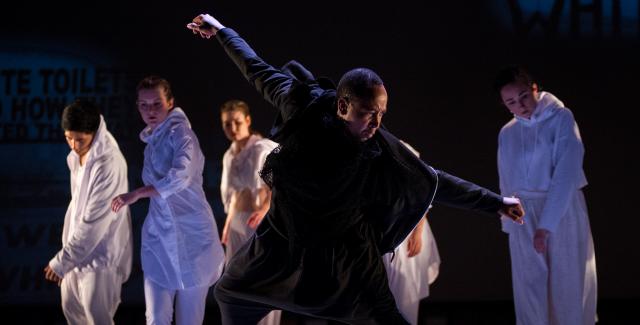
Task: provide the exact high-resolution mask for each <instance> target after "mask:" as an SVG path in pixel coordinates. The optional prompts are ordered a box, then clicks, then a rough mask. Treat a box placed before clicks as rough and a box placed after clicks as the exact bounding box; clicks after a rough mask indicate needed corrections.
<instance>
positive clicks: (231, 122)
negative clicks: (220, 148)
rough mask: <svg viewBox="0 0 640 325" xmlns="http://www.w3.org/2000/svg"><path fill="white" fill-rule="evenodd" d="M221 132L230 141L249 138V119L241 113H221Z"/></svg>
mask: <svg viewBox="0 0 640 325" xmlns="http://www.w3.org/2000/svg"><path fill="white" fill-rule="evenodd" d="M221 120H222V130H223V131H224V134H225V135H226V136H227V139H229V140H230V141H241V140H244V139H246V138H248V137H249V136H251V131H250V126H251V117H250V116H246V115H244V113H243V112H241V111H230V112H223V113H222V115H221Z"/></svg>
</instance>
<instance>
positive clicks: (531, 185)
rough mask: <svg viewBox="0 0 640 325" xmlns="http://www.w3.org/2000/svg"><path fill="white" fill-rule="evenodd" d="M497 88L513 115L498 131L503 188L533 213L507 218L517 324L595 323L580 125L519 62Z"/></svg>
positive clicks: (501, 77)
mask: <svg viewBox="0 0 640 325" xmlns="http://www.w3.org/2000/svg"><path fill="white" fill-rule="evenodd" d="M495 90H496V91H497V92H498V94H499V96H500V99H501V101H502V103H503V104H504V105H505V106H506V107H507V109H508V110H509V111H510V112H511V113H512V114H513V115H514V118H513V119H511V120H510V121H509V122H508V123H507V124H506V125H505V126H504V127H503V128H502V130H501V131H500V136H499V148H498V171H499V174H500V190H501V191H502V194H503V195H514V196H517V197H518V198H520V200H521V202H522V205H523V206H524V208H525V211H526V214H527V216H528V217H527V222H526V223H525V225H524V226H520V227H514V226H513V225H512V224H511V222H504V223H503V230H504V231H505V232H506V233H508V234H509V247H510V251H511V269H512V273H513V276H512V278H513V290H514V300H515V308H516V317H517V323H518V324H593V323H594V322H595V320H596V265H595V255H594V251H593V239H592V237H591V229H590V226H589V217H588V215H587V207H586V204H585V200H584V196H583V194H582V190H581V189H582V188H583V187H585V186H586V185H587V179H586V177H585V174H584V171H583V170H582V160H583V156H584V146H583V144H582V139H581V138H580V132H579V131H578V125H577V124H576V121H575V120H574V117H573V114H572V113H571V111H570V110H569V109H568V108H566V107H565V106H564V104H563V103H562V102H561V101H560V100H559V99H558V98H556V97H555V96H554V95H552V94H550V93H548V92H545V91H541V90H540V88H539V86H538V84H537V83H536V82H535V81H534V80H533V78H532V77H531V76H530V75H529V74H528V73H527V72H526V71H525V70H524V69H523V68H521V67H517V66H512V67H507V68H504V69H503V70H501V71H500V72H499V74H498V76H497V78H496V81H495Z"/></svg>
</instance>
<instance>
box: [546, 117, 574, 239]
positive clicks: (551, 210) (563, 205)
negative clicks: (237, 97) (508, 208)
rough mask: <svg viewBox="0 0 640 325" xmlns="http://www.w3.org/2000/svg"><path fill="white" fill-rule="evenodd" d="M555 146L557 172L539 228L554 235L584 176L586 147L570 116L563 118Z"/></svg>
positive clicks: (555, 170) (553, 177)
mask: <svg viewBox="0 0 640 325" xmlns="http://www.w3.org/2000/svg"><path fill="white" fill-rule="evenodd" d="M559 118H560V119H561V121H560V123H559V126H558V130H556V144H555V146H554V170H553V175H552V177H551V183H550V185H549V191H548V194H547V200H546V202H545V205H544V209H543V210H542V215H541V218H540V224H539V225H538V228H543V229H547V230H549V231H550V232H554V231H555V230H556V228H557V226H558V223H559V222H560V219H561V218H562V216H564V215H565V214H566V212H567V210H568V209H569V205H570V204H571V197H572V196H573V195H574V193H575V191H576V189H577V188H576V187H577V186H578V182H579V177H580V175H581V172H582V159H583V157H584V146H583V145H582V140H581V138H580V131H579V130H578V124H577V123H576V122H575V120H574V118H573V115H572V114H571V112H569V111H567V113H565V114H562V115H561V116H560V117H559Z"/></svg>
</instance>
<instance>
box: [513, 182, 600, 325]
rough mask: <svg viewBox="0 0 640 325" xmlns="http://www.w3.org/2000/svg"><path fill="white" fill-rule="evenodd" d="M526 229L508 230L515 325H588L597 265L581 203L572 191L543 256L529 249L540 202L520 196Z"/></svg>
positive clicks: (593, 304) (593, 319) (581, 198)
mask: <svg viewBox="0 0 640 325" xmlns="http://www.w3.org/2000/svg"><path fill="white" fill-rule="evenodd" d="M518 194H519V195H521V198H520V200H521V201H522V204H523V206H524V208H525V210H526V217H525V224H524V225H522V226H520V225H515V224H510V225H509V227H508V229H507V232H508V233H509V248H510V251H511V269H512V279H513V293H514V302H515V308H516V318H517V324H518V325H565V324H566V325H593V324H594V323H595V322H596V299H597V282H596V262H595V254H594V249H593V239H592V237H591V229H590V226H589V218H588V215H587V208H586V203H585V201H584V196H583V194H582V192H581V191H576V193H575V195H574V197H573V198H572V202H571V205H570V207H569V210H568V211H567V214H566V215H564V216H563V217H562V220H560V223H559V224H558V228H557V230H556V231H555V232H554V233H552V234H551V235H550V236H549V240H548V242H547V244H548V250H547V252H546V254H539V253H537V252H536V251H535V250H534V248H533V236H534V233H535V229H536V228H537V224H538V222H539V217H540V215H541V213H542V210H543V209H544V203H545V196H544V195H539V194H536V193H525V192H523V193H520V192H518Z"/></svg>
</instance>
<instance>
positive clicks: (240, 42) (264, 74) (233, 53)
mask: <svg viewBox="0 0 640 325" xmlns="http://www.w3.org/2000/svg"><path fill="white" fill-rule="evenodd" d="M187 28H189V29H191V30H192V31H193V33H194V34H199V35H200V36H201V37H203V38H211V37H213V36H215V37H216V38H217V39H218V41H219V42H220V44H221V45H222V47H223V48H224V50H225V51H226V52H227V54H228V55H229V58H231V60H232V61H233V62H234V63H235V64H236V66H237V67H238V68H239V69H240V71H241V72H242V74H243V75H244V77H245V78H246V79H247V80H248V81H249V83H251V84H252V85H253V86H254V87H255V88H256V90H257V91H258V92H259V93H260V94H261V95H262V97H264V99H266V100H267V101H268V102H269V103H271V104H272V105H273V106H275V107H276V108H278V110H279V111H280V113H281V114H282V117H283V119H284V120H287V119H288V118H289V117H290V116H291V115H293V113H295V112H294V110H295V109H296V108H297V107H301V106H304V105H291V103H290V102H291V101H292V100H293V98H292V96H290V93H291V90H292V89H293V88H294V87H295V86H296V85H297V84H299V82H297V81H296V80H295V79H294V78H292V77H291V76H290V75H288V74H286V73H283V72H282V71H281V70H280V69H277V68H275V67H273V66H271V65H270V64H268V63H266V62H265V61H264V60H262V59H261V58H260V57H259V56H258V55H257V54H256V53H255V51H254V50H253V49H252V48H251V47H250V46H249V44H247V42H246V41H245V40H244V39H242V38H241V37H240V36H239V35H238V33H236V32H235V31H234V30H232V29H231V28H226V27H225V26H224V25H222V24H221V23H220V22H219V21H218V20H217V19H215V18H214V17H212V16H211V15H209V14H201V15H199V16H197V17H196V18H194V19H193V21H192V22H191V23H189V24H187ZM297 98H299V97H297Z"/></svg>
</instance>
